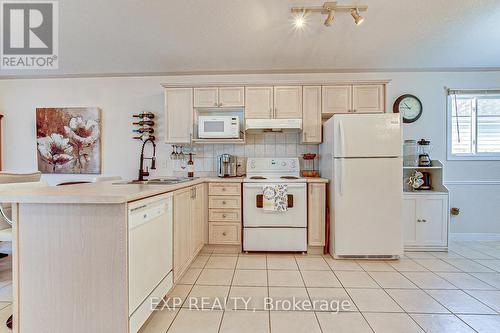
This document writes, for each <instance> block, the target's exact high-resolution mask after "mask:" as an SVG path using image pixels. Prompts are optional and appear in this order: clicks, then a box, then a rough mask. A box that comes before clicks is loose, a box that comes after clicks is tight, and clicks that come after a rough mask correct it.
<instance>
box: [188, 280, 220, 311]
mask: <svg viewBox="0 0 500 333" xmlns="http://www.w3.org/2000/svg"><path fill="white" fill-rule="evenodd" d="M228 295H229V286H203V285H195V286H194V287H193V289H192V290H191V292H190V293H189V296H188V297H187V298H186V300H185V302H184V304H183V305H182V307H183V308H188V309H191V310H224V308H225V302H226V299H227V297H228Z"/></svg>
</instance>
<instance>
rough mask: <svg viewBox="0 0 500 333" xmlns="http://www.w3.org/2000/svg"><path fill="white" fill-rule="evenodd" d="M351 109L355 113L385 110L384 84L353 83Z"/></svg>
mask: <svg viewBox="0 0 500 333" xmlns="http://www.w3.org/2000/svg"><path fill="white" fill-rule="evenodd" d="M352 111H353V112H356V113H377V112H380V113H382V112H385V87H384V85H383V84H376V85H354V86H353V87H352Z"/></svg>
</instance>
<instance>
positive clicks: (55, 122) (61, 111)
mask: <svg viewBox="0 0 500 333" xmlns="http://www.w3.org/2000/svg"><path fill="white" fill-rule="evenodd" d="M36 143H37V156H38V170H39V171H41V172H42V173H67V174H99V173H101V150H102V149H101V110H100V109H99V108H37V109H36Z"/></svg>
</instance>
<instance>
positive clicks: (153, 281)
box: [128, 193, 173, 332]
mask: <svg viewBox="0 0 500 333" xmlns="http://www.w3.org/2000/svg"><path fill="white" fill-rule="evenodd" d="M172 197H173V196H172V194H171V193H168V194H164V195H159V196H155V197H152V198H147V199H144V200H140V201H136V202H133V203H130V204H129V205H128V225H129V226H128V258H129V259H128V276H129V280H128V291H129V317H130V318H129V321H130V332H137V331H138V330H139V328H140V327H141V326H142V325H143V324H144V322H145V321H146V320H147V319H148V317H149V316H150V315H151V313H152V309H151V299H152V298H153V297H157V298H161V297H163V296H165V295H166V294H167V292H168V291H169V290H170V288H172V284H173V279H172V251H173V229H172V224H173V223H172V219H173V207H172V206H173V200H172Z"/></svg>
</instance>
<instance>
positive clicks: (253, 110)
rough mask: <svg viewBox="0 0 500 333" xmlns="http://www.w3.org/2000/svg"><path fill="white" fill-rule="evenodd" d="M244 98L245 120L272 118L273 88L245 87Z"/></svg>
mask: <svg viewBox="0 0 500 333" xmlns="http://www.w3.org/2000/svg"><path fill="white" fill-rule="evenodd" d="M245 97H246V101H245V118H246V119H269V118H271V117H272V113H273V107H274V100H273V87H246V88H245Z"/></svg>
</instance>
